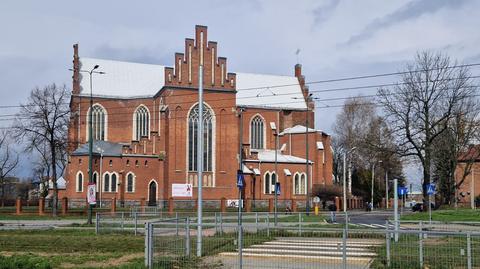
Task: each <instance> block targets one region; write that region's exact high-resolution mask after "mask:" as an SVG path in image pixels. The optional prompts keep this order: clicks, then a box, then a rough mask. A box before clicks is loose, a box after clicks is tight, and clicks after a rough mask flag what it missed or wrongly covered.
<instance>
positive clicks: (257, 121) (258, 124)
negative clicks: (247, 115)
mask: <svg viewBox="0 0 480 269" xmlns="http://www.w3.org/2000/svg"><path fill="white" fill-rule="evenodd" d="M264 128H265V125H264V121H263V119H262V117H260V116H259V115H257V116H255V117H254V118H253V119H252V121H251V122H250V147H251V148H252V149H263V148H264V143H263V141H264V134H265V130H264Z"/></svg>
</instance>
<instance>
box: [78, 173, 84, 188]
mask: <svg viewBox="0 0 480 269" xmlns="http://www.w3.org/2000/svg"><path fill="white" fill-rule="evenodd" d="M77 192H83V173H82V172H78V173H77Z"/></svg>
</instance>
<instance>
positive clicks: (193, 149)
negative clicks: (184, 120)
mask: <svg viewBox="0 0 480 269" xmlns="http://www.w3.org/2000/svg"><path fill="white" fill-rule="evenodd" d="M198 108H199V106H198V104H196V105H195V106H194V107H193V108H192V109H191V110H190V113H189V115H188V171H197V156H198V155H197V145H198V142H197V137H198V116H199V114H198ZM213 128H214V122H213V113H212V110H211V109H210V108H209V107H208V106H206V105H203V170H204V171H208V172H211V171H212V170H213V169H212V165H213V152H214V151H213Z"/></svg>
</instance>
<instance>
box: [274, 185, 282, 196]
mask: <svg viewBox="0 0 480 269" xmlns="http://www.w3.org/2000/svg"><path fill="white" fill-rule="evenodd" d="M280 192H281V189H280V182H276V183H275V193H276V194H277V195H280Z"/></svg>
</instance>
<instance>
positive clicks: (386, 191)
mask: <svg viewBox="0 0 480 269" xmlns="http://www.w3.org/2000/svg"><path fill="white" fill-rule="evenodd" d="M385 204H386V208H387V209H388V204H389V202H388V169H386V168H385Z"/></svg>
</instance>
